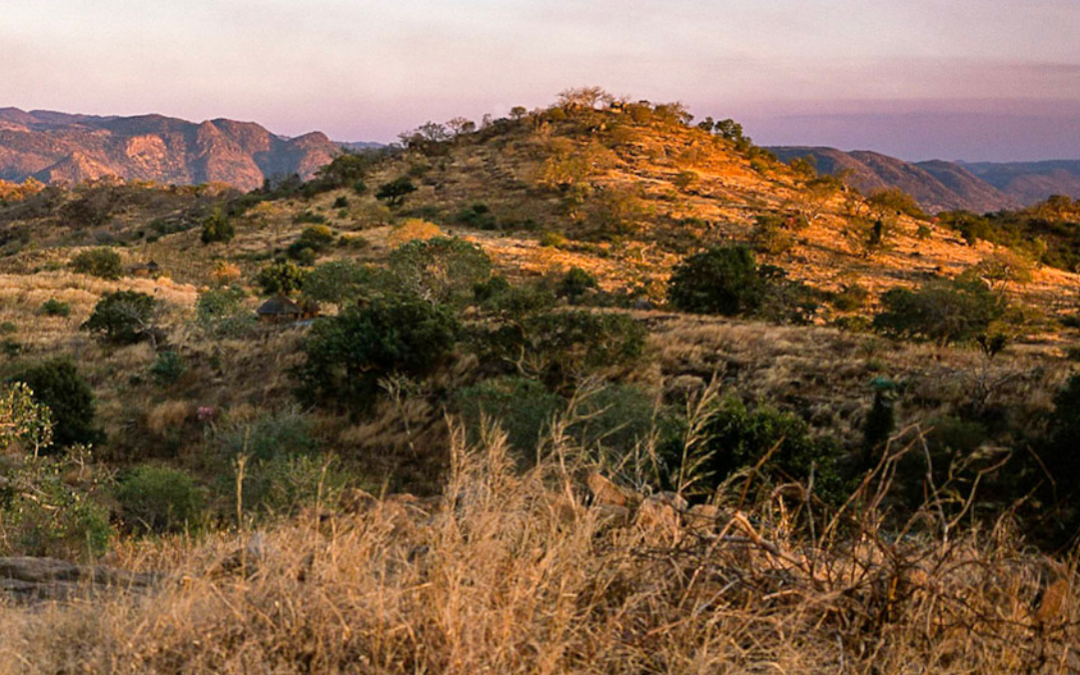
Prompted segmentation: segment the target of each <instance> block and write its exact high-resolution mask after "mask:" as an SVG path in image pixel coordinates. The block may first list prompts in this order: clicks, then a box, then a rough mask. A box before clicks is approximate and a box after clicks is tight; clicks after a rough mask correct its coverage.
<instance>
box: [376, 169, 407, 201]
mask: <svg viewBox="0 0 1080 675" xmlns="http://www.w3.org/2000/svg"><path fill="white" fill-rule="evenodd" d="M416 190H417V188H416V186H415V185H413V182H412V180H410V179H409V177H408V176H402V177H400V178H397V179H394V180H392V181H390V182H389V183H383V184H382V185H380V186H379V191H378V192H376V193H375V198H376V199H379V200H382V201H385V202H386V205H387V206H389V207H396V206H401V205H402V204H404V203H405V197H407V196H408V195H410V194H412V193H413V192H416Z"/></svg>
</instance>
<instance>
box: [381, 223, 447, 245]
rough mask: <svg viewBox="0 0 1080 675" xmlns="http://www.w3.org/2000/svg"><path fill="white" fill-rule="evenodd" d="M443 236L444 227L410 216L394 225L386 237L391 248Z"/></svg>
mask: <svg viewBox="0 0 1080 675" xmlns="http://www.w3.org/2000/svg"><path fill="white" fill-rule="evenodd" d="M441 236H442V229H441V228H440V227H439V226H438V225H436V224H435V223H429V222H428V221H426V220H421V219H419V218H410V219H409V220H406V221H405V222H404V223H402V224H400V225H397V226H396V227H394V229H393V231H391V232H390V235H389V236H388V237H387V238H386V243H387V244H388V245H389V246H390V248H397V247H399V246H403V245H405V244H407V243H409V242H410V241H416V240H426V239H434V238H435V237H441Z"/></svg>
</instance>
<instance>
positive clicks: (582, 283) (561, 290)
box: [555, 267, 599, 302]
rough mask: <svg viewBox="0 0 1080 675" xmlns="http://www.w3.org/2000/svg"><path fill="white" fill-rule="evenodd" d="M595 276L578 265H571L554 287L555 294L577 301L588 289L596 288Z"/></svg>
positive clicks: (597, 285)
mask: <svg viewBox="0 0 1080 675" xmlns="http://www.w3.org/2000/svg"><path fill="white" fill-rule="evenodd" d="M598 287H599V284H598V283H597V282H596V277H594V276H593V275H591V274H589V273H588V272H586V271H585V270H583V269H581V268H580V267H571V268H570V270H569V271H567V273H566V274H565V275H564V276H563V278H562V279H560V280H559V283H558V285H557V286H556V287H555V295H556V296H558V297H560V298H567V299H568V300H570V302H577V301H578V300H580V299H581V297H582V296H583V295H585V293H587V292H588V291H589V290H590V289H594V288H598Z"/></svg>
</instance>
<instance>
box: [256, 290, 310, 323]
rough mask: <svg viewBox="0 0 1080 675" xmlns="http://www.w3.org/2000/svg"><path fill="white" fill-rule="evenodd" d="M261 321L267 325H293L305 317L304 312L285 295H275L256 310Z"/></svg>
mask: <svg viewBox="0 0 1080 675" xmlns="http://www.w3.org/2000/svg"><path fill="white" fill-rule="evenodd" d="M255 313H256V314H258V316H259V321H264V322H266V323H292V322H294V321H299V320H300V319H302V318H303V316H304V310H302V309H301V308H300V305H298V304H296V303H295V302H293V301H292V300H290V299H289V298H287V297H285V296H284V295H275V296H274V297H272V298H270V299H269V300H267V301H266V302H264V303H263V304H262V305H261V306H260V307H259V309H257V310H255Z"/></svg>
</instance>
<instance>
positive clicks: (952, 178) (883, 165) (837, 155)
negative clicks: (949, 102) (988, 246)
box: [770, 147, 1038, 213]
mask: <svg viewBox="0 0 1080 675" xmlns="http://www.w3.org/2000/svg"><path fill="white" fill-rule="evenodd" d="M770 150H772V151H773V152H775V153H776V155H777V156H778V157H780V159H782V160H784V161H790V160H792V159H795V158H797V157H806V156H807V155H809V156H811V157H813V158H814V159H815V160H816V161H817V168H818V171H820V172H821V173H827V174H831V175H837V174H840V173H842V172H850V178H849V179H848V180H849V181H850V182H851V184H852V185H854V186H855V187H856V188H858V189H859V190H860V191H862V192H863V193H866V194H869V193H871V192H874V191H877V190H883V189H886V188H894V187H897V188H900V189H901V190H903V191H904V192H907V193H908V194H910V195H911V196H913V197H915V199H917V200H918V202H919V204H920V205H922V207H923V208H924V209H926V210H927V211H931V212H934V211H949V210H954V209H965V210H968V211H974V212H976V213H983V212H987V211H997V210H1000V209H1015V208H1019V207H1020V206H1022V205H1024V204H1025V203H1030V201H1038V200H1037V199H1036V200H1030V201H1024V200H1019V199H1017V198H1016V197H1015V196H1014V195H1013V194H1010V193H1006V192H1002V191H1000V190H998V189H997V188H996V187H994V186H993V185H990V184H989V183H987V182H986V181H984V180H982V179H981V178H979V177H978V176H976V175H975V174H973V173H972V172H971V171H969V170H968V168H966V167H965V166H964V165H960V164H956V163H954V162H944V161H939V160H934V161H930V162H919V163H911V162H905V161H903V160H901V159H897V158H895V157H889V156H887V155H882V154H880V153H876V152H869V151H864V150H856V151H853V152H844V151H842V150H837V149H836V148H819V147H778V148H770Z"/></svg>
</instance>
